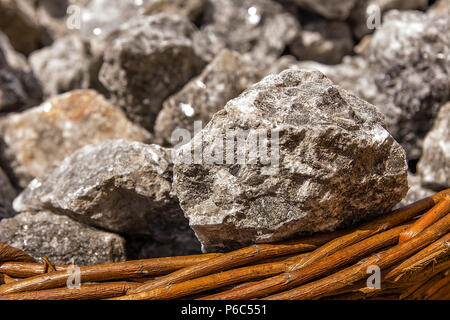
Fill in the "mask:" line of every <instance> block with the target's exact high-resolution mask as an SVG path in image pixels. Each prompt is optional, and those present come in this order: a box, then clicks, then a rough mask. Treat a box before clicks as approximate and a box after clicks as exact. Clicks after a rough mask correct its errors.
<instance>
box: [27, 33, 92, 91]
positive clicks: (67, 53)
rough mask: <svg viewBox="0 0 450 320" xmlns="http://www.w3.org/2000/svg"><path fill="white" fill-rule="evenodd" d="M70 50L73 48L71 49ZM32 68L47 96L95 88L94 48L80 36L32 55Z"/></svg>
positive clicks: (56, 42) (66, 39) (55, 43)
mask: <svg viewBox="0 0 450 320" xmlns="http://www.w3.org/2000/svg"><path fill="white" fill-rule="evenodd" d="M69 48H70V49H69ZM29 60H30V65H31V68H32V69H33V72H34V74H35V75H36V77H37V78H38V80H39V82H40V84H41V86H42V88H43V91H44V95H45V97H52V96H55V95H57V94H60V93H64V92H68V91H71V90H75V89H87V88H89V87H91V82H93V81H94V80H92V81H91V63H92V54H91V53H90V45H89V42H88V41H86V40H83V39H81V38H80V37H79V36H77V35H69V36H67V37H63V38H61V39H58V40H57V41H55V42H54V43H53V44H52V45H51V46H48V47H45V48H42V49H40V50H37V51H35V52H33V53H32V54H31V55H30V59H29Z"/></svg>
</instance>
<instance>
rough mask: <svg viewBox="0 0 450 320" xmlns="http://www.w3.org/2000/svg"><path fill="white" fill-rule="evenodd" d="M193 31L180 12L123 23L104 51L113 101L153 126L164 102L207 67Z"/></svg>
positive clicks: (105, 75)
mask: <svg viewBox="0 0 450 320" xmlns="http://www.w3.org/2000/svg"><path fill="white" fill-rule="evenodd" d="M195 30H196V28H195V26H194V25H192V24H191V23H190V22H189V21H188V20H186V19H185V18H182V17H180V16H170V15H166V14H159V15H156V16H150V17H145V18H139V19H135V20H132V21H130V22H129V23H127V24H124V25H123V26H122V28H121V31H120V34H119V35H118V36H117V38H116V40H115V41H113V43H112V44H111V45H110V46H109V47H108V48H107V50H106V52H105V55H104V63H103V65H102V68H101V70H100V81H101V82H102V83H103V85H104V86H105V88H106V89H108V90H109V92H110V93H111V96H112V97H111V99H112V101H113V103H114V104H115V105H117V106H120V107H121V108H123V109H124V110H125V112H126V113H127V115H128V116H129V117H130V119H131V120H133V121H134V122H136V123H139V124H141V125H142V126H143V127H144V128H146V129H148V130H149V131H153V125H154V121H155V119H156V116H157V115H158V113H159V111H160V110H161V108H162V103H163V101H164V100H165V99H166V98H167V97H168V96H170V95H171V94H173V93H175V92H176V91H178V90H179V89H181V88H182V87H183V85H184V84H185V83H186V82H187V81H189V80H190V78H192V77H193V76H195V75H196V74H198V73H199V72H200V71H201V69H202V67H203V66H204V61H203V60H202V59H201V58H200V57H199V56H198V55H197V54H196V53H195V52H194V49H193V45H192V41H191V39H190V37H191V36H192V34H193V33H194V31H195Z"/></svg>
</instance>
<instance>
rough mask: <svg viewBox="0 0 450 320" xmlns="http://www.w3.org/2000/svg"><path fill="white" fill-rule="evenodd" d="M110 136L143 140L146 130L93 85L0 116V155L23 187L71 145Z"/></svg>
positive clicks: (148, 137)
mask: <svg viewBox="0 0 450 320" xmlns="http://www.w3.org/2000/svg"><path fill="white" fill-rule="evenodd" d="M111 139H126V140H132V141H141V142H148V141H150V140H151V135H150V133H148V132H147V131H146V130H144V129H143V128H141V127H139V126H137V125H135V124H133V123H132V122H131V121H129V120H128V119H127V117H126V116H125V114H124V112H123V111H122V110H120V109H119V108H116V107H114V106H113V105H111V104H110V103H109V102H108V101H107V100H106V99H105V98H104V97H103V96H102V95H100V94H98V93H97V92H95V91H93V90H75V91H72V92H68V93H65V94H62V95H59V96H56V97H53V98H51V99H49V100H47V101H46V102H44V103H43V104H41V105H40V106H38V107H35V108H31V109H29V110H26V111H24V112H22V113H13V114H10V115H8V116H7V117H5V118H3V119H1V120H0V159H1V160H2V162H3V163H4V165H5V168H7V169H8V171H10V172H11V174H12V176H13V177H14V182H15V183H16V184H17V185H19V186H21V187H23V188H24V187H26V186H27V184H28V183H29V182H30V181H31V180H32V179H33V178H34V177H38V176H41V175H43V174H44V173H46V172H47V171H49V170H51V169H53V168H55V167H56V166H57V165H59V163H60V162H61V161H62V160H63V159H64V158H65V157H67V156H68V155H70V154H71V153H72V152H74V151H75V150H77V149H79V148H81V147H83V146H85V145H88V144H96V143H100V142H103V141H106V140H111Z"/></svg>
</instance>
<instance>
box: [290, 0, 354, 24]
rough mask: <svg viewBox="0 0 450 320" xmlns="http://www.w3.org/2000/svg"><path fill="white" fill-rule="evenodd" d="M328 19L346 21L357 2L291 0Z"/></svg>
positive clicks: (349, 0)
mask: <svg viewBox="0 0 450 320" xmlns="http://www.w3.org/2000/svg"><path fill="white" fill-rule="evenodd" d="M289 1H290V2H292V3H295V4H296V5H298V6H299V7H300V8H303V9H307V10H311V11H312V12H314V13H317V14H319V15H321V16H323V17H325V18H328V19H337V20H345V19H347V17H348V16H349V14H350V11H351V10H352V8H353V6H354V5H355V3H356V2H357V0H289Z"/></svg>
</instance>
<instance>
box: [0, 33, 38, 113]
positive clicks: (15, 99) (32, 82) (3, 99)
mask: <svg viewBox="0 0 450 320" xmlns="http://www.w3.org/2000/svg"><path fill="white" fill-rule="evenodd" d="M41 99H42V91H41V88H40V86H39V83H38V81H37V80H36V78H35V77H34V74H33V72H32V71H31V69H30V66H29V65H28V62H27V60H26V58H25V57H24V56H23V55H21V54H20V53H18V52H16V51H15V50H14V49H13V47H12V46H11V43H10V42H9V39H8V37H7V36H6V35H5V34H3V33H2V32H0V112H9V111H17V110H19V109H21V108H26V107H28V106H31V105H34V104H37V103H39V102H40V101H41Z"/></svg>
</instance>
